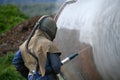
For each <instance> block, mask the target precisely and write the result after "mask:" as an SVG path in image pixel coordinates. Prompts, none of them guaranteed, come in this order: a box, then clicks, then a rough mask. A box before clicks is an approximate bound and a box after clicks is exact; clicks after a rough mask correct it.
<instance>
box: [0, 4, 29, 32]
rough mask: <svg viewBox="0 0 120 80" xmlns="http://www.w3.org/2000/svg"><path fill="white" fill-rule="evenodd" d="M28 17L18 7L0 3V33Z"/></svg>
mask: <svg viewBox="0 0 120 80" xmlns="http://www.w3.org/2000/svg"><path fill="white" fill-rule="evenodd" d="M26 19H28V17H27V16H26V15H24V14H23V13H22V12H21V11H20V9H19V8H18V7H16V6H14V5H0V34H1V33H4V32H6V31H8V30H10V29H11V28H13V27H15V26H16V25H18V24H19V23H21V22H23V21H25V20H26Z"/></svg>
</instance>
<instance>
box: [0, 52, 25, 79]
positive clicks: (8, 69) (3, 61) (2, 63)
mask: <svg viewBox="0 0 120 80" xmlns="http://www.w3.org/2000/svg"><path fill="white" fill-rule="evenodd" d="M13 56H14V54H13V53H9V54H7V55H5V56H3V57H0V80H25V78H23V77H22V76H21V75H20V74H19V72H17V71H16V69H15V67H14V66H13V64H12V60H13Z"/></svg>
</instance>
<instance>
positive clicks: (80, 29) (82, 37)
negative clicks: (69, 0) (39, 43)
mask: <svg viewBox="0 0 120 80" xmlns="http://www.w3.org/2000/svg"><path fill="white" fill-rule="evenodd" d="M119 3H120V1H119V0H92V1H89V0H78V2H77V3H75V4H73V5H69V6H67V7H65V8H64V10H63V11H62V13H61V15H60V17H59V18H58V21H57V25H58V32H57V35H56V39H55V43H56V45H57V46H58V48H59V49H60V50H61V51H62V53H63V54H62V57H61V58H62V59H64V58H65V57H67V56H69V55H70V54H72V53H73V52H78V51H80V50H82V49H83V48H85V47H86V46H87V47H88V46H90V47H91V48H90V49H88V50H86V51H85V52H83V53H81V54H80V55H79V56H77V57H76V58H75V59H74V60H72V61H71V62H69V63H67V64H65V65H64V66H63V67H62V71H63V74H64V77H65V79H66V80H119V79H120V72H119V67H120V59H119V57H120V54H119V52H120V49H119V47H120V41H119V40H120V27H119V26H120V24H119V22H120V11H119V9H120V5H119Z"/></svg>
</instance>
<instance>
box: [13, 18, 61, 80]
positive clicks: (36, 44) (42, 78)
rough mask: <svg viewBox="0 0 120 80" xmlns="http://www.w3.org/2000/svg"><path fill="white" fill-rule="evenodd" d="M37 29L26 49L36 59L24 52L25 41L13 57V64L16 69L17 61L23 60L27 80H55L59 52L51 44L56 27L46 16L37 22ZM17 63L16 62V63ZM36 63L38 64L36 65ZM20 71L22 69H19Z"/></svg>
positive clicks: (59, 61) (59, 62) (58, 64)
mask: <svg viewBox="0 0 120 80" xmlns="http://www.w3.org/2000/svg"><path fill="white" fill-rule="evenodd" d="M38 22H39V24H38V27H37V30H36V31H35V33H34V35H33V36H32V37H31V39H30V41H29V44H28V49H29V51H30V52H31V53H32V54H33V55H35V56H36V58H37V61H36V59H35V58H34V57H33V56H32V55H30V54H29V52H28V51H27V50H26V43H27V40H26V41H25V42H24V43H23V44H22V45H21V46H20V47H19V51H18V52H17V54H16V55H18V54H19V55H21V57H22V59H21V58H18V56H16V55H15V57H14V59H13V64H14V65H15V66H16V68H17V70H19V69H18V64H19V62H20V60H19V59H21V60H23V61H22V65H23V64H24V65H23V66H24V67H25V68H26V70H27V69H28V70H29V72H27V73H28V80H57V78H56V74H58V73H60V68H61V60H60V54H61V52H60V51H59V50H58V49H57V47H56V46H55V45H54V43H53V42H52V41H53V40H54V38H55V35H56V31H57V27H56V23H55V21H54V20H53V19H52V18H51V17H49V16H47V17H45V18H43V19H41V20H40V21H38ZM17 61H18V62H17ZM36 63H38V64H36ZM21 70H22V69H21Z"/></svg>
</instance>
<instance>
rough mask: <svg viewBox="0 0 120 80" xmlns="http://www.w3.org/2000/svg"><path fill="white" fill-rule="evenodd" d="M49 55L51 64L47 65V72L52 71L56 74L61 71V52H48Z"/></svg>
mask: <svg viewBox="0 0 120 80" xmlns="http://www.w3.org/2000/svg"><path fill="white" fill-rule="evenodd" d="M47 57H48V62H49V63H48V64H49V66H48V67H46V73H50V72H52V73H55V74H58V73H60V68H61V60H60V56H59V54H57V53H48V55H47Z"/></svg>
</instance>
